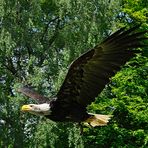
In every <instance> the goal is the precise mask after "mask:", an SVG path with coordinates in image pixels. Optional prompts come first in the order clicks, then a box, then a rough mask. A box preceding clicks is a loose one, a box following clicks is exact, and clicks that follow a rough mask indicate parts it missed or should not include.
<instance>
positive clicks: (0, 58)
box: [0, 0, 148, 148]
mask: <svg viewBox="0 0 148 148" xmlns="http://www.w3.org/2000/svg"><path fill="white" fill-rule="evenodd" d="M146 5H147V3H146V2H145V1H140V0H136V1H131V0H124V1H123V3H122V9H121V6H120V0H118V1H115V0H111V1H108V0H104V1H98V0H93V1H92V0H87V1H86V0H81V1H76V0H75V1H72V0H59V1H55V0H50V1H48V0H40V1H36V0H31V1H27V0H23V1H22V0H18V1H14V0H12V1H8V0H5V1H3V0H1V2H0V17H1V21H0V67H1V68H0V94H1V95H0V112H1V113H0V147H9V148H12V147H51V148H54V147H70V148H73V147H75V148H83V147H88V146H89V147H92V148H93V147H143V148H144V147H146V146H147V145H148V134H147V129H148V127H147V126H148V123H147V119H148V115H147V112H148V107H147V104H148V102H147V96H148V95H147V92H148V82H147V78H148V77H147V76H148V68H147V67H148V61H147V58H146V52H143V54H142V55H139V56H138V57H137V58H135V59H133V60H132V61H131V62H129V63H128V64H127V65H126V66H125V67H124V69H123V70H122V71H121V72H119V73H118V74H117V75H116V76H115V77H114V78H113V80H112V82H111V83H110V84H109V85H108V86H107V87H106V89H105V90H104V91H103V92H102V94H101V95H100V96H99V97H98V98H97V99H96V102H95V103H93V104H92V105H91V106H89V107H88V110H89V111H91V112H94V113H102V114H114V117H113V119H112V120H111V123H110V124H109V126H106V127H98V128H94V129H92V128H87V127H85V128H84V133H83V135H81V133H80V127H79V126H78V125H77V124H72V123H55V122H52V121H50V120H45V119H44V118H43V119H40V118H39V117H36V116H33V115H30V114H23V113H21V112H20V107H21V106H22V105H23V104H27V103H31V102H33V100H31V99H28V98H26V97H24V96H22V95H20V94H18V93H17V92H16V89H17V88H18V87H20V86H21V85H25V84H30V85H32V86H34V87H35V89H36V90H37V91H38V92H40V93H42V94H44V95H45V96H52V95H55V94H56V92H57V91H58V89H59V87H60V85H61V84H62V81H63V79H64V77H65V74H66V71H67V69H68V65H69V64H70V63H71V62H72V61H73V60H74V59H76V58H77V57H78V56H79V55H80V54H81V53H84V52H85V51H87V50H88V48H92V47H93V46H95V45H96V43H98V41H100V40H102V39H103V38H105V37H106V36H107V35H109V34H110V33H111V32H112V30H113V31H115V30H116V29H117V28H118V27H117V26H123V25H124V24H128V25H131V22H134V23H135V20H138V21H140V22H143V25H142V27H141V29H143V30H144V29H147V28H148V27H147V26H148V25H147V7H146ZM143 50H144V49H143ZM145 51H146V49H145Z"/></svg>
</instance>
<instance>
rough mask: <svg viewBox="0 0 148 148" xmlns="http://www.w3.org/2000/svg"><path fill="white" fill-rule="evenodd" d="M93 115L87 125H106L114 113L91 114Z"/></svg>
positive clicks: (86, 122)
mask: <svg viewBox="0 0 148 148" xmlns="http://www.w3.org/2000/svg"><path fill="white" fill-rule="evenodd" d="M89 115H91V116H90V117H89V118H88V119H87V120H86V121H85V122H84V124H85V125H91V126H92V127H95V126H105V125H107V123H108V122H109V120H110V118H111V117H112V115H100V114H89Z"/></svg>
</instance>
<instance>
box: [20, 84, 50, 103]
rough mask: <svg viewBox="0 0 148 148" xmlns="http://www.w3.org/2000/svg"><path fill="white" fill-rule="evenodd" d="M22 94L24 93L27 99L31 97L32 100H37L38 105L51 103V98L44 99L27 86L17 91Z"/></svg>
mask: <svg viewBox="0 0 148 148" xmlns="http://www.w3.org/2000/svg"><path fill="white" fill-rule="evenodd" d="M17 91H18V92H20V93H23V94H24V95H26V96H27V97H30V98H32V99H35V100H36V101H37V102H38V103H45V102H49V98H47V97H44V96H42V95H40V94H38V93H37V92H36V91H34V90H33V89H32V88H29V87H27V86H24V87H22V88H20V89H18V90H17Z"/></svg>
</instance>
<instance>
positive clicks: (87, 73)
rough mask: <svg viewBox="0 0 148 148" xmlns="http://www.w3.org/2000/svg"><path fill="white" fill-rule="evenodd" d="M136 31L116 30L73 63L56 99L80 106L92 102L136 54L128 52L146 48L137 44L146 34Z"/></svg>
mask: <svg viewBox="0 0 148 148" xmlns="http://www.w3.org/2000/svg"><path fill="white" fill-rule="evenodd" d="M138 28H139V26H137V27H133V28H131V29H129V30H125V28H122V29H120V30H119V31H117V32H115V33H114V34H112V35H111V36H109V37H108V38H107V39H106V40H104V41H103V42H102V43H101V44H99V45H97V46H95V47H94V48H93V49H91V50H89V51H88V52H86V53H85V54H83V55H82V56H80V57H79V58H78V59H77V60H75V61H74V62H73V63H72V64H71V66H70V68H69V71H68V73H67V76H66V78H65V80H64V82H63V84H62V86H61V88H60V90H59V92H58V94H57V97H58V100H59V101H63V102H67V103H70V102H72V101H76V102H77V103H79V104H81V105H82V106H87V105H88V104H90V103H91V102H92V101H94V100H95V97H97V95H98V94H99V93H100V92H101V91H102V90H103V89H104V87H105V85H106V84H107V83H108V82H109V81H110V78H111V77H112V76H114V75H115V73H116V72H117V71H119V70H120V68H121V66H122V65H124V64H125V63H126V62H127V61H128V60H129V59H130V58H132V57H134V56H135V53H137V52H138V51H136V50H129V49H131V48H138V47H143V46H146V45H144V43H143V44H142V43H141V41H144V40H146V39H147V38H146V37H144V34H145V33H146V31H145V32H136V29H138Z"/></svg>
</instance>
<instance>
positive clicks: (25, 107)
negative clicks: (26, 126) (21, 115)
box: [21, 105, 31, 111]
mask: <svg viewBox="0 0 148 148" xmlns="http://www.w3.org/2000/svg"><path fill="white" fill-rule="evenodd" d="M30 110H31V107H30V105H23V106H22V108H21V111H30Z"/></svg>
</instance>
